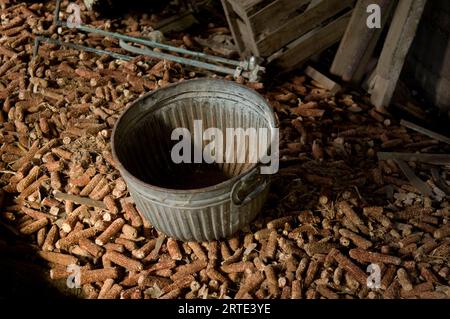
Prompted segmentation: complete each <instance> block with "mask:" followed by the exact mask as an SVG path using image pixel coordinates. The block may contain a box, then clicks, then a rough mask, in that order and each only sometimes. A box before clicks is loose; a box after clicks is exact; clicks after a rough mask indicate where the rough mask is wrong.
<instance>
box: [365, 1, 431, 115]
mask: <svg viewBox="0 0 450 319" xmlns="http://www.w3.org/2000/svg"><path fill="white" fill-rule="evenodd" d="M425 4H426V0H402V1H400V2H399V5H398V6H397V9H396V11H395V14H394V17H393V19H392V24H391V26H390V28H389V32H388V35H387V37H386V41H385V44H384V47H383V50H382V52H381V56H380V59H379V61H378V65H377V68H376V70H375V75H374V77H373V80H372V83H370V85H369V93H370V94H371V95H372V96H371V102H372V104H373V105H374V106H375V107H376V108H378V109H379V110H383V108H384V107H387V106H388V105H389V103H390V101H391V98H392V95H393V94H394V90H395V88H396V86H397V81H398V79H399V77H400V73H401V71H402V68H403V65H404V62H405V58H406V55H407V53H408V51H409V48H410V46H411V43H412V41H413V39H414V36H415V34H416V30H417V26H418V24H419V21H420V18H421V16H422V13H423V9H424V7H425Z"/></svg>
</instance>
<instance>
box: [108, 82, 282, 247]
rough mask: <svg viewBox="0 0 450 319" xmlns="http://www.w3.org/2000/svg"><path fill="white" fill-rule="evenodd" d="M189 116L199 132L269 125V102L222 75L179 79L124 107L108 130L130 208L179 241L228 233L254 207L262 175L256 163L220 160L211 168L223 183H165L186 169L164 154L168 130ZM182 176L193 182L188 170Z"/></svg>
mask: <svg viewBox="0 0 450 319" xmlns="http://www.w3.org/2000/svg"><path fill="white" fill-rule="evenodd" d="M194 120H202V121H203V124H204V129H207V128H211V127H216V128H219V129H223V130H224V131H225V128H239V127H240V128H244V129H246V128H250V127H253V128H267V129H273V128H275V125H276V124H275V118H274V115H273V111H272V109H271V107H270V105H268V103H267V102H266V101H265V100H264V98H263V97H262V96H261V95H259V94H258V93H256V92H254V91H253V90H250V89H248V88H247V87H245V86H242V85H239V84H236V83H234V82H231V81H225V80H212V79H199V80H189V81H183V82H179V83H177V84H174V85H170V86H167V87H164V88H161V89H158V90H156V91H153V92H151V93H149V94H147V95H145V96H143V97H141V98H140V99H138V100H137V101H136V102H134V103H133V104H132V105H131V106H129V107H128V109H127V110H126V111H125V112H124V113H123V114H122V115H121V117H120V118H119V120H118V121H117V123H116V125H115V127H114V131H113V136H112V152H113V156H114V159H115V161H116V162H117V164H118V166H119V170H120V173H121V175H122V176H123V178H124V179H125V181H126V183H127V185H128V189H129V191H130V194H131V196H132V198H133V200H134V201H135V203H136V206H137V208H138V209H139V211H140V212H141V213H142V215H144V217H146V218H148V220H149V221H150V223H151V224H152V225H153V226H154V227H155V228H156V229H158V230H160V231H162V232H163V233H165V234H167V235H169V236H172V237H174V238H177V239H180V240H183V241H191V240H195V241H205V240H213V239H220V238H225V237H229V236H231V235H232V234H233V233H235V232H236V231H238V230H239V229H242V228H243V227H245V226H246V225H248V224H249V223H250V222H251V221H252V220H253V219H254V218H255V217H256V215H257V214H258V213H259V211H260V210H261V208H262V206H263V204H264V202H265V199H266V198H267V194H268V189H269V182H270V180H269V176H268V175H261V174H260V170H259V165H258V163H250V162H248V163H241V164H239V163H236V164H233V163H223V164H217V165H216V168H217V169H218V170H220V171H221V172H222V173H223V174H224V176H225V177H226V180H219V181H218V182H217V183H213V184H206V185H202V187H200V188H193V189H190V188H189V187H186V184H188V183H184V185H183V187H177V186H174V185H176V183H168V182H167V181H168V180H172V181H173V180H174V179H176V178H177V176H180V178H182V177H181V176H183V174H182V172H181V171H180V170H183V169H185V168H186V166H183V165H181V164H174V163H173V161H172V159H171V149H172V147H173V145H174V141H172V140H171V134H172V132H173V130H174V129H175V128H187V129H188V130H189V131H190V132H192V131H193V121H194ZM246 151H247V152H248V150H246ZM188 169H190V168H188ZM189 180H192V181H196V180H197V177H196V175H195V172H194V174H193V175H191V178H189ZM178 182H179V181H178ZM184 182H185V181H184ZM212 182H214V180H213V181H212ZM194 184H196V183H193V185H194ZM188 186H189V185H188ZM203 186H204V187H203Z"/></svg>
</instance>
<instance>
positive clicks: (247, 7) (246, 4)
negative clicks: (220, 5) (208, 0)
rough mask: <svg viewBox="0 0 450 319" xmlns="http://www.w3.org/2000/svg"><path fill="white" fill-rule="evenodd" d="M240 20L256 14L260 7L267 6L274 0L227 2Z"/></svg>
mask: <svg viewBox="0 0 450 319" xmlns="http://www.w3.org/2000/svg"><path fill="white" fill-rule="evenodd" d="M227 1H229V2H230V4H231V6H232V7H233V9H234V10H235V11H236V12H237V13H238V15H239V16H241V18H246V17H249V16H250V15H252V14H254V13H255V12H257V11H258V10H259V9H260V7H261V6H263V5H268V4H270V3H271V2H272V1H274V0H227Z"/></svg>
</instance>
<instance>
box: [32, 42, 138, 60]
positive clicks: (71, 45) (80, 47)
mask: <svg viewBox="0 0 450 319" xmlns="http://www.w3.org/2000/svg"><path fill="white" fill-rule="evenodd" d="M40 42H48V43H51V44H56V45H60V46H64V47H67V48H71V49H75V50H83V51H86V52H92V53H96V54H100V55H102V54H107V55H109V56H112V57H113V58H115V59H119V60H124V61H131V60H133V58H132V57H130V56H128V55H124V54H120V53H116V52H112V51H108V50H101V49H95V48H91V47H87V46H84V45H79V44H74V43H69V42H63V41H60V40H56V39H51V38H46V37H36V38H35V39H34V49H33V57H35V56H36V55H37V54H38V50H39V43H40Z"/></svg>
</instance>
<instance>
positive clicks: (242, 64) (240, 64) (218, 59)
mask: <svg viewBox="0 0 450 319" xmlns="http://www.w3.org/2000/svg"><path fill="white" fill-rule="evenodd" d="M60 7H61V0H56V9H55V16H54V23H55V24H56V25H59V26H65V27H67V23H65V22H63V21H61V20H59V12H60V11H61V8H60ZM76 29H77V30H80V31H83V32H87V33H97V34H100V35H103V36H106V37H112V38H117V39H119V40H125V41H128V42H135V43H139V44H143V45H145V46H148V47H152V48H160V49H163V50H168V51H172V52H177V53H181V54H186V55H191V56H193V57H197V58H202V59H205V60H210V61H214V62H219V63H223V64H229V65H233V66H236V67H242V68H244V69H246V70H247V67H246V65H248V63H246V62H245V61H244V62H240V61H235V60H230V59H226V58H222V57H217V56H214V55H209V54H206V53H202V52H195V51H191V50H186V49H183V48H178V47H174V46H171V45H167V44H163V43H159V42H156V41H151V40H146V39H143V38H137V37H132V36H128V35H124V34H121V33H116V32H110V31H105V30H101V29H97V28H92V27H89V26H87V25H80V26H78V27H76Z"/></svg>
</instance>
